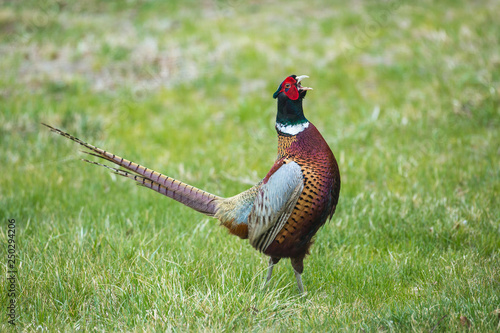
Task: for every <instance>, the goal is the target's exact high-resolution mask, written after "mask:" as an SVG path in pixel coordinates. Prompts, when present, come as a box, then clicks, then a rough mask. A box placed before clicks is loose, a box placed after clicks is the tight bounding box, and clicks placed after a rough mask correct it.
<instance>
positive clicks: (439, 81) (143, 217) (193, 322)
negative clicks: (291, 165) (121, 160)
mask: <svg viewBox="0 0 500 333" xmlns="http://www.w3.org/2000/svg"><path fill="white" fill-rule="evenodd" d="M498 12H500V3H499V2H498V1H495V0H489V1H487V0H485V1H474V2H471V1H465V0H463V1H451V0H448V1H440V2H438V3H437V4H436V3H435V2H433V1H419V2H417V3H416V4H415V3H412V2H409V1H403V0H400V1H398V0H391V1H386V2H376V1H366V2H362V1H357V2H352V3H351V2H343V1H333V2H332V1H326V0H325V1H319V0H318V1H315V0H312V1H301V2H298V1H297V2H280V3H278V2H273V1H267V2H266V1H252V2H247V1H243V0H220V1H211V0H209V1H203V2H201V3H198V2H186V1H178V2H174V1H165V2H163V1H134V0H132V1H126V2H125V1H123V2H121V1H102V2H100V1H96V0H94V1H85V2H84V1H80V2H77V1H71V0H68V1H65V0H57V1H55V0H45V1H22V2H2V3H1V5H0V109H1V113H0V149H1V153H0V166H1V167H0V169H1V170H2V177H1V178H0V218H1V221H0V223H1V228H0V244H1V245H0V260H1V261H0V262H1V263H2V265H1V276H2V280H1V285H0V304H1V314H0V318H2V319H1V322H0V330H1V331H4V330H6V329H12V327H11V325H10V324H9V323H8V321H7V320H8V317H7V304H9V302H10V297H9V296H8V283H7V281H6V279H5V277H6V276H8V275H7V271H8V266H7V265H8V261H7V254H8V253H7V251H8V250H7V249H8V248H7V242H8V234H7V230H8V227H7V224H8V220H9V219H15V221H16V235H15V242H16V243H15V244H16V255H17V261H16V266H17V270H18V280H17V285H16V301H17V303H16V315H17V319H16V324H17V325H16V328H17V329H18V330H21V331H39V332H45V331H50V332H53V331H141V332H142V331H147V332H149V331H159V332H162V331H169V330H171V331H245V332H248V331H253V332H261V331H264V332H275V331H278V332H287V331H297V330H298V331H307V332H313V331H314V332H320V331H361V332H376V331H403V332H407V331H415V332H430V331H433V332H445V331H446V332H450V331H467V330H470V331H475V332H484V331H495V330H496V331H498V330H499V329H500V326H499V325H500V324H499V321H500V319H499V314H498V312H495V311H498V310H497V309H500V218H499V217H500V200H499V193H500V163H499V160H500V97H499V96H500V54H499V50H500V34H499V31H500V21H499V20H498V17H497V16H498ZM289 74H297V75H299V74H307V75H309V76H310V79H308V80H307V81H304V84H305V85H307V86H311V87H313V88H314V90H313V91H311V92H309V93H308V96H307V98H306V100H305V102H304V109H305V113H306V117H308V119H309V120H310V121H311V122H313V123H314V124H315V125H316V127H318V129H319V130H320V131H321V132H322V133H323V135H324V137H325V139H326V140H327V141H328V143H329V144H330V146H331V148H332V150H333V152H334V153H335V155H336V156H337V160H338V162H339V166H340V170H341V174H342V190H341V196H340V201H339V205H338V207H337V212H336V214H335V216H334V218H333V219H332V221H331V222H329V223H327V224H326V225H325V227H323V228H322V229H321V230H320V231H319V232H318V234H317V237H316V241H315V244H314V245H313V247H312V251H311V255H310V256H309V257H307V259H306V261H305V271H304V274H303V280H304V285H305V288H306V291H307V295H306V297H300V296H299V294H298V292H297V288H296V284H295V279H294V275H293V271H292V269H291V266H290V264H289V261H288V260H286V261H285V260H284V261H282V262H280V263H279V264H278V265H277V266H276V268H275V271H274V274H273V279H272V281H271V283H270V288H269V289H268V290H267V291H263V290H262V285H263V281H264V278H265V274H266V270H267V260H268V259H267V257H265V256H263V255H262V254H260V253H258V252H256V251H255V250H254V249H253V248H251V246H250V245H249V244H248V242H247V241H242V240H240V239H238V238H237V237H233V236H230V235H229V234H228V232H227V231H226V230H225V229H224V228H222V227H220V226H219V225H218V222H217V221H216V220H214V219H209V218H206V217H205V216H203V215H201V214H199V213H197V212H195V211H191V210H190V209H188V208H186V207H185V206H183V205H181V204H178V203H176V202H174V201H172V200H169V199H167V198H165V197H163V196H161V195H159V194H157V193H154V192H153V191H150V190H147V189H144V188H140V187H138V186H135V185H134V184H133V182H131V181H128V180H126V179H122V178H120V177H117V176H114V175H112V174H110V172H108V171H107V170H105V169H103V168H98V167H95V166H91V165H87V164H84V163H83V162H81V161H80V160H79V159H80V158H83V157H85V155H83V154H81V153H80V146H78V145H76V144H74V143H72V142H69V141H68V140H65V139H63V138H62V137H59V136H57V135H54V134H52V133H50V132H49V131H48V130H47V129H46V128H44V127H43V126H41V125H40V123H41V122H45V123H48V124H51V125H53V126H56V127H59V128H61V129H63V130H65V131H67V132H69V133H71V134H74V135H76V136H77V137H79V138H81V139H84V140H86V141H88V142H90V143H92V144H94V145H97V146H99V147H102V148H105V149H107V150H109V151H111V152H113V153H116V154H118V155H121V156H123V157H125V158H128V159H130V160H133V161H135V162H138V163H141V164H143V165H145V166H147V167H150V168H152V169H155V170H157V171H160V172H163V173H165V174H167V175H169V176H172V177H175V178H178V179H181V180H183V181H186V182H188V183H190V184H192V185H194V186H197V187H199V188H202V189H205V190H207V191H209V192H211V193H215V194H218V195H221V196H231V195H234V194H236V193H239V192H241V191H243V190H245V189H247V188H249V187H250V185H251V184H253V183H255V182H258V181H259V180H260V178H262V177H263V176H264V175H265V174H266V173H267V171H268V170H269V168H270V167H271V165H272V163H273V162H274V159H275V156H276V142H277V139H276V133H275V129H274V118H275V112H276V104H275V100H273V99H272V94H273V92H274V91H275V90H276V88H277V86H278V84H279V83H280V82H281V81H282V80H283V79H284V78H285V77H286V76H287V75H289Z"/></svg>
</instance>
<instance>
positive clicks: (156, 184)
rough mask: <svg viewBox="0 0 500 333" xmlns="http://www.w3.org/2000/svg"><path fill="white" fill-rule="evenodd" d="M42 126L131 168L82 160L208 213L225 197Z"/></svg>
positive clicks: (94, 152)
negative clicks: (119, 167)
mask: <svg viewBox="0 0 500 333" xmlns="http://www.w3.org/2000/svg"><path fill="white" fill-rule="evenodd" d="M42 125H44V126H46V127H48V128H49V129H50V130H51V131H52V132H54V133H57V134H59V135H61V136H63V137H65V138H67V139H70V140H72V141H74V142H76V143H78V144H80V145H82V146H84V147H85V148H87V149H89V150H90V152H88V151H83V152H84V153H86V154H89V155H92V156H96V157H99V158H102V159H105V160H107V161H109V162H112V163H114V164H117V165H119V166H121V167H122V168H124V169H127V170H129V171H130V172H129V171H125V170H122V169H118V168H114V167H111V166H108V165H105V164H102V163H98V162H94V161H89V160H86V159H82V160H83V161H85V162H88V163H91V164H95V165H99V166H102V167H105V168H107V169H110V170H112V171H113V172H114V173H116V174H117V175H120V176H123V177H127V178H130V179H132V180H134V181H136V182H137V183H138V184H140V185H142V186H145V187H147V188H150V189H152V190H154V191H156V192H158V193H161V194H163V195H165V196H167V197H169V198H172V199H174V200H176V201H178V202H180V203H182V204H184V205H186V206H188V207H190V208H193V209H195V210H197V211H199V212H201V213H204V214H206V215H209V216H213V215H214V214H215V213H216V212H217V209H218V206H219V205H218V201H219V199H222V198H220V197H218V196H216V195H213V194H211V193H208V192H205V191H203V190H200V189H198V188H196V187H194V186H191V185H188V184H186V183H183V182H181V181H178V180H176V179H174V178H171V177H168V176H165V175H163V174H161V173H159V172H156V171H154V170H151V169H148V168H146V167H143V166H142V165H139V164H137V163H134V162H131V161H128V160H126V159H124V158H122V157H120V156H117V155H115V154H112V153H109V152H107V151H105V150H102V149H101V148H98V147H95V146H93V145H91V144H88V143H86V142H85V141H82V140H80V139H78V138H77V137H74V136H72V135H71V134H68V133H66V132H63V131H61V130H60V129H57V128H55V127H52V126H50V125H47V124H44V123H42Z"/></svg>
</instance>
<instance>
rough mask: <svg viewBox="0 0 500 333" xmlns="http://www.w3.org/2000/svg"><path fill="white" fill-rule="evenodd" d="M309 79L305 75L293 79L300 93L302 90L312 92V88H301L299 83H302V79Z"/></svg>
mask: <svg viewBox="0 0 500 333" xmlns="http://www.w3.org/2000/svg"><path fill="white" fill-rule="evenodd" d="M307 78H309V76H307V75H299V76H297V77H296V78H295V80H297V88H298V89H299V91H302V90H313V88H310V87H302V86H301V84H300V81H302V80H303V79H307Z"/></svg>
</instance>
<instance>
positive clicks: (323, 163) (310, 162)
mask: <svg viewBox="0 0 500 333" xmlns="http://www.w3.org/2000/svg"><path fill="white" fill-rule="evenodd" d="M306 77H307V76H305V75H302V76H296V75H291V76H289V77H287V78H286V79H285V80H284V81H283V82H282V83H281V84H280V86H279V87H278V90H277V91H276V92H275V93H274V95H273V97H274V98H277V99H278V113H277V116H276V130H277V132H278V157H277V160H276V162H275V163H274V165H273V166H272V167H271V170H270V171H269V173H268V174H267V175H266V176H265V177H264V179H262V180H261V181H260V182H259V183H258V184H257V185H255V186H253V187H252V188H250V189H249V190H247V191H245V192H242V193H240V194H238V195H236V196H234V197H230V198H222V197H218V196H216V195H213V194H210V193H208V192H205V191H202V190H200V189H197V188H195V187H193V186H191V185H188V184H186V183H183V182H181V181H178V180H175V179H173V178H170V177H168V176H165V175H162V174H160V173H158V172H156V171H153V170H151V169H148V168H146V167H143V166H141V165H139V164H136V163H133V162H130V161H128V160H126V159H124V158H121V157H119V156H116V155H115V154H112V153H109V152H107V151H104V150H102V149H100V148H97V147H94V146H92V145H90V144H88V143H86V142H83V141H82V140H80V139H78V138H76V137H74V136H72V135H70V134H68V133H65V132H63V131H61V130H59V129H56V128H54V127H51V126H49V125H46V124H44V125H45V126H47V127H49V128H50V129H51V130H52V131H54V132H56V133H58V134H60V135H62V136H64V137H66V138H68V139H71V140H73V141H75V142H77V143H79V144H81V145H82V146H84V147H85V148H87V149H89V150H90V152H88V154H90V155H94V156H97V157H100V158H102V159H105V160H107V161H109V162H112V163H115V164H117V165H119V166H120V167H122V168H124V169H126V170H123V169H117V168H113V167H110V166H107V165H104V164H100V163H97V162H93V161H88V160H84V161H86V162H89V163H92V164H97V165H101V166H104V167H106V168H109V169H111V170H113V171H114V172H115V173H116V174H118V175H121V176H124V177H127V178H131V179H133V180H135V181H136V182H138V183H139V184H140V185H143V186H145V187H148V188H150V189H153V190H155V191H157V192H159V193H161V194H163V195H166V196H167V197H170V198H172V199H174V200H177V201H179V202H181V203H183V204H185V205H186V206H188V207H191V208H193V209H195V210H197V211H199V212H201V213H204V214H206V215H208V216H213V217H215V218H217V219H219V220H220V222H221V223H222V225H224V226H225V227H226V228H228V229H229V232H230V233H231V234H234V235H237V236H239V237H241V238H243V239H247V238H248V240H249V242H250V244H251V245H252V246H253V247H254V248H256V249H257V250H259V251H261V252H263V253H264V254H266V255H268V256H270V261H269V270H268V274H267V280H266V284H267V283H268V282H269V280H270V278H271V274H272V270H273V266H274V265H275V264H276V263H277V262H278V261H279V260H280V259H281V258H290V259H291V263H292V267H293V269H294V271H295V277H296V279H297V285H298V288H299V291H300V292H301V293H303V292H304V288H303V285H302V279H301V274H302V272H303V270H304V266H303V260H304V257H305V256H306V254H308V250H309V247H310V246H311V244H312V238H313V236H314V235H315V234H316V232H317V231H318V229H319V228H320V227H321V226H322V225H323V224H324V223H325V222H326V220H327V219H328V218H331V217H332V215H333V213H334V212H335V208H336V206H337V202H338V199H339V192H340V174H339V169H338V166H337V161H336V160H335V157H334V156H333V153H332V151H331V150H330V147H328V144H327V143H326V142H325V140H324V139H323V137H322V136H321V134H320V133H319V131H318V130H317V129H316V127H315V126H314V125H313V124H311V123H310V122H309V121H308V120H307V119H306V118H305V117H304V112H303V109H302V100H303V98H304V97H305V95H306V93H307V91H308V90H311V88H308V87H302V86H301V84H300V82H301V80H302V79H304V78H306ZM127 170H128V171H127Z"/></svg>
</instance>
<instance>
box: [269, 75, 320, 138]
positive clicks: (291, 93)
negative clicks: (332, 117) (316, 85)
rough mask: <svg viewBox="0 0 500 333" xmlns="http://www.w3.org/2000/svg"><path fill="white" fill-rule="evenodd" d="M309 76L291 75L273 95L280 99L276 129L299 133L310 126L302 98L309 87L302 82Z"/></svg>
mask: <svg viewBox="0 0 500 333" xmlns="http://www.w3.org/2000/svg"><path fill="white" fill-rule="evenodd" d="M305 78H308V76H307V75H300V76H297V75H290V76H289V77H287V78H286V79H285V80H284V81H283V82H282V83H281V84H280V86H279V87H278V90H276V92H275V93H274V95H273V97H274V98H277V99H278V113H277V115H276V129H277V130H278V131H279V132H281V133H284V134H288V135H297V134H298V133H300V132H302V131H303V130H304V129H306V128H307V127H308V126H309V122H308V121H307V119H306V117H304V110H303V109H302V100H303V99H304V97H305V96H306V93H307V91H308V90H312V88H309V87H303V86H302V85H301V84H300V82H301V81H302V80H303V79H305Z"/></svg>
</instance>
